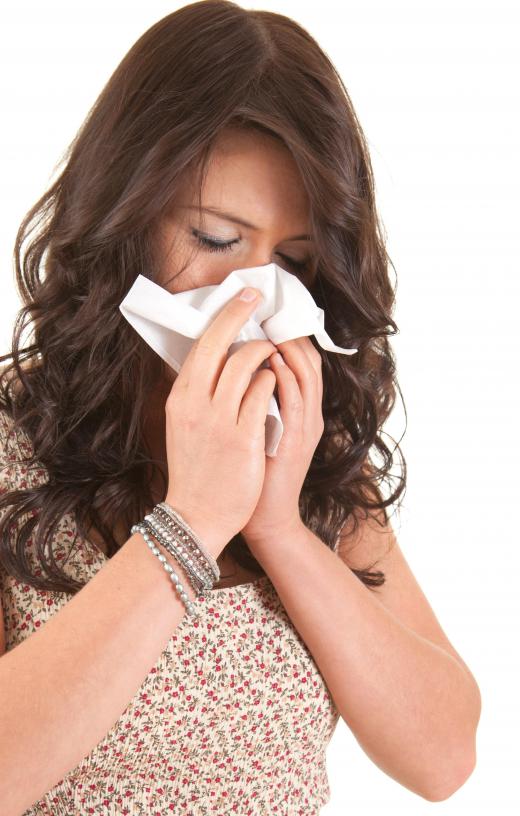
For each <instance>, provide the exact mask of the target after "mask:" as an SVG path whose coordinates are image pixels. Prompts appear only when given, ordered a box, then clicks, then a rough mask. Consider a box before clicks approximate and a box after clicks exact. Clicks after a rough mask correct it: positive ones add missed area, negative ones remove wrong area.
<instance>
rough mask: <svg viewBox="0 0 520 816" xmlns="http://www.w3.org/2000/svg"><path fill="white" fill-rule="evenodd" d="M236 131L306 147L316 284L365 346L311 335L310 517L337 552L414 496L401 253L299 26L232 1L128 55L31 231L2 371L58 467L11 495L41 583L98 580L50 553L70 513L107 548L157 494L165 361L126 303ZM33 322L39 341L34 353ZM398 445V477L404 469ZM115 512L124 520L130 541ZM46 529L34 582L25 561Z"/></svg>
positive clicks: (0, 538) (6, 546) (45, 457)
mask: <svg viewBox="0 0 520 816" xmlns="http://www.w3.org/2000/svg"><path fill="white" fill-rule="evenodd" d="M228 126H235V127H236V126H239V127H247V128H257V129H259V130H260V131H262V132H264V133H268V134H270V135H271V136H272V137H274V138H276V139H280V140H282V142H283V143H284V144H285V145H286V146H287V148H288V149H289V151H290V152H291V154H292V156H293V157H294V160H295V162H296V164H297V165H298V168H299V170H300V171H301V177H302V182H303V184H304V185H305V189H306V191H307V194H308V198H309V201H310V226H311V228H312V233H313V237H314V245H315V247H316V254H315V258H314V260H313V264H312V268H310V269H309V270H308V277H307V279H306V281H305V285H306V286H307V288H308V289H309V291H310V293H311V294H312V296H313V298H314V300H315V301H316V303H317V304H318V305H319V306H320V307H321V308H322V309H324V311H325V316H326V325H325V328H326V331H327V332H328V333H329V334H330V336H331V337H332V339H333V340H334V342H335V343H336V344H338V345H340V346H343V347H356V348H358V352H357V353H356V354H354V355H352V356H348V355H341V354H333V353H331V354H327V353H323V350H322V349H321V347H320V346H319V344H318V343H317V342H315V338H314V337H311V340H312V341H313V342H314V344H315V347H316V348H317V349H318V351H320V353H321V354H322V357H323V369H322V371H323V381H324V394H323V406H322V408H323V417H324V422H325V430H324V433H323V436H322V438H321V440H320V442H319V444H318V446H317V448H316V451H315V454H314V457H313V461H312V463H311V466H310V468H309V470H308V473H307V475H306V478H305V482H304V485H303V488H302V491H301V496H300V512H301V517H302V519H303V521H304V523H305V524H306V525H307V526H308V527H309V528H310V529H312V530H313V531H314V532H315V533H316V535H318V536H319V537H320V538H321V539H322V541H323V542H324V544H325V545H327V546H329V547H330V548H331V549H335V545H336V542H337V539H338V535H339V533H340V531H341V529H342V528H343V527H344V525H345V524H346V522H347V520H348V519H349V518H352V519H353V520H354V525H353V529H352V535H354V533H355V531H356V529H357V524H358V515H359V512H360V511H361V512H362V513H364V515H365V518H368V516H369V515H372V513H375V514H376V515H375V516H374V518H376V519H377V520H378V522H379V523H380V524H381V521H380V518H381V515H382V516H383V518H384V520H385V522H386V521H387V520H388V513H387V507H388V506H389V505H391V504H393V503H395V502H396V500H397V499H398V498H399V496H400V495H401V494H402V492H403V490H404V488H405V483H406V465H405V461H404V457H403V456H402V454H401V452H400V449H399V445H398V443H396V444H395V445H394V447H393V450H390V449H389V448H388V447H387V445H386V444H385V442H384V440H383V431H382V426H383V424H384V422H385V420H386V419H387V417H388V416H389V414H390V413H391V411H392V408H393V405H394V401H395V393H396V388H398V386H397V381H396V377H395V358H394V356H393V354H392V350H391V348H390V345H389V340H388V337H389V335H392V334H395V333H397V331H398V329H397V326H396V323H395V322H394V320H393V318H392V311H393V306H394V300H395V292H394V288H393V287H392V285H391V283H390V280H389V275H388V270H389V266H390V265H391V262H390V259H389V256H388V254H387V252H386V249H385V246H384V241H383V237H382V228H381V224H380V221H379V219H378V216H377V213H376V207H375V202H374V198H375V195H374V182H373V172H372V168H371V163H370V158H369V154H368V148H367V144H366V140H365V137H364V135H363V132H362V130H361V127H360V125H359V122H358V120H357V118H356V115H355V112H354V110H353V107H352V103H351V101H350V98H349V95H348V93H347V91H346V88H345V86H344V85H343V82H342V80H341V78H340V77H339V75H338V73H337V71H336V69H335V68H334V66H333V65H332V63H331V61H330V60H329V58H328V57H327V55H326V54H325V53H324V51H323V50H322V49H321V48H320V47H319V46H318V44H317V43H316V42H315V40H314V39H313V38H312V37H311V36H310V34H309V33H308V32H307V31H306V30H305V29H304V28H302V27H301V26H300V25H298V24H297V23H296V22H294V21H293V20H291V19H290V18H288V17H285V16H283V15H281V14H275V13H272V12H268V11H258V10H246V9H243V8H242V7H240V6H238V5H236V4H235V3H233V2H228V1H227V0H204V1H203V2H196V3H191V4H189V5H186V6H184V7H183V8H180V9H178V10H177V11H175V12H174V13H172V14H169V15H167V16H166V17H164V18H163V19H161V20H159V21H158V22H157V23H155V24H154V25H153V26H152V27H151V28H150V29H149V30H148V31H146V32H145V33H144V34H143V35H142V36H141V37H140V38H139V39H138V40H137V42H136V43H135V44H134V45H133V47H132V48H131V49H130V51H129V52H128V53H127V55H126V56H125V57H124V58H123V60H122V62H121V63H120V64H119V66H118V67H117V68H116V70H115V71H114V73H113V75H112V77H111V78H110V80H109V81H108V83H107V84H106V86H105V87H104V88H103V90H102V92H101V94H100V96H99V97H98V99H97V101H96V102H95V104H94V106H93V107H92V109H91V110H90V112H89V113H88V115H87V117H86V120H85V122H84V123H83V125H82V126H81V128H80V130H79V132H78V134H77V135H76V137H75V139H74V140H73V142H72V144H71V145H70V146H69V148H68V149H67V151H66V153H65V155H64V157H63V159H62V161H61V162H60V164H63V169H61V172H60V173H59V176H58V177H57V179H56V180H55V181H54V182H53V183H52V184H51V185H50V187H49V189H48V190H47V192H45V194H44V195H43V196H42V197H41V198H40V199H39V200H38V201H37V202H36V204H35V205H34V206H33V207H32V208H31V209H30V210H29V212H28V213H27V215H26V216H25V217H24V219H23V221H22V223H21V225H20V227H19V230H18V233H17V236H16V241H15V247H14V258H15V268H16V283H17V287H18V292H19V295H20V297H21V301H22V303H23V307H22V308H21V309H20V310H19V312H18V314H17V317H16V320H15V325H14V328H13V335H12V341H11V351H10V353H8V354H6V355H3V356H2V357H0V361H4V360H7V359H10V360H12V362H11V363H10V364H9V365H7V366H6V367H4V368H3V370H2V373H1V375H0V409H1V410H3V411H6V412H7V414H8V415H9V417H10V418H11V423H12V430H13V432H16V431H17V430H21V431H23V432H24V433H25V434H26V435H27V437H28V439H29V440H30V442H31V445H32V448H33V450H32V452H31V451H28V452H29V454H31V455H29V457H28V458H25V459H20V460H19V461H20V463H22V462H23V465H24V466H25V467H29V468H42V467H43V468H45V469H46V471H47V474H48V479H46V480H43V483H42V480H39V483H38V484H31V483H30V482H28V483H27V484H26V485H25V487H22V488H21V487H20V486H19V485H18V486H17V487H16V489H12V490H5V491H3V495H1V497H0V563H1V564H2V566H3V567H4V569H5V570H7V572H9V573H10V574H12V575H14V576H15V577H16V578H17V579H18V580H21V581H23V582H25V583H28V584H31V585H32V586H34V587H36V588H38V589H45V590H54V591H60V592H68V593H75V592H77V591H79V590H80V589H81V588H82V587H83V586H84V584H82V583H81V582H78V581H75V580H73V579H72V578H71V577H69V576H68V575H66V574H65V573H64V572H63V571H62V570H61V569H60V566H59V564H58V563H57V562H56V560H55V558H54V555H53V547H52V540H53V536H54V534H55V533H56V530H57V526H58V524H59V522H60V519H61V518H62V517H63V515H64V514H66V513H69V514H72V516H73V518H74V521H75V524H76V535H78V534H79V535H80V536H84V537H86V538H87V537H88V530H89V529H90V526H89V525H90V524H93V525H95V527H96V529H97V530H98V531H99V532H100V533H101V535H102V536H103V540H104V541H105V543H106V546H107V554H108V557H111V556H112V555H114V554H115V553H116V552H117V551H118V549H119V548H120V547H121V546H122V545H123V544H124V541H125V540H126V539H127V538H129V537H130V532H129V531H130V527H131V525H132V524H134V523H135V522H137V521H138V520H140V519H141V518H142V517H143V515H144V514H145V513H146V512H149V511H150V509H151V508H152V507H153V505H154V502H153V499H152V496H151V492H150V483H151V481H152V476H153V474H154V473H155V472H156V471H155V469H156V468H157V467H158V462H157V461H156V460H155V459H153V458H152V456H151V450H150V449H149V448H148V447H147V444H146V441H145V438H144V434H143V410H144V408H145V405H146V402H147V400H148V397H149V392H150V390H153V388H154V385H155V384H156V383H157V382H158V381H160V379H161V378H162V377H163V375H164V371H165V369H164V365H165V364H164V363H163V361H162V360H161V359H160V358H159V357H158V355H157V354H156V353H155V352H154V351H153V350H152V349H151V348H150V347H149V346H148V345H147V344H146V343H145V342H144V341H143V339H142V338H141V337H140V336H139V335H138V334H137V332H135V331H134V329H133V328H132V327H131V326H130V324H129V323H128V322H127V321H126V320H125V318H124V317H123V315H122V314H121V312H120V310H119V304H120V303H121V301H122V300H123V298H124V297H125V295H126V293H127V292H128V290H129V289H130V287H131V286H132V284H133V283H134V281H135V279H136V277H137V275H139V274H141V275H145V276H147V277H149V278H150V279H151V280H153V281H158V280H159V279H160V278H159V273H160V258H159V257H158V253H157V251H156V246H157V241H156V229H157V225H158V224H159V223H160V220H161V217H162V215H163V214H164V213H165V212H167V211H168V209H169V208H170V207H171V206H172V204H174V202H175V200H176V191H177V190H178V189H179V188H180V184H181V181H182V180H184V179H185V178H186V174H188V173H197V172H202V170H203V168H204V167H205V166H206V162H207V160H208V156H209V153H210V151H211V148H212V145H213V143H214V139H215V138H216V136H217V135H218V134H219V133H220V132H221V131H222V129H223V128H226V127H228ZM24 243H25V244H26V246H25V249H24V250H23V251H22V245H24ZM27 328H28V329H29V330H30V332H31V335H32V336H30V337H29V338H28V341H27V345H25V346H22V345H21V344H22V341H21V336H22V333H23V331H24V330H26V329H27ZM29 340H30V341H31V342H29ZM15 381H16V383H17V388H16V391H15V389H14V388H13V383H14V382H15ZM26 450H27V449H26ZM395 451H399V454H400V457H401V460H402V463H403V468H402V473H401V475H400V476H399V477H394V476H391V474H390V471H391V468H392V465H393V461H394V460H393V457H394V454H395ZM374 454H376V455H377V456H378V457H379V458H380V461H379V463H376V462H375V461H374ZM0 464H1V465H4V463H3V462H2V463H0ZM11 465H12V461H11ZM162 478H163V481H164V474H162ZM394 478H397V487H396V488H395V489H394V490H390V491H389V494H388V495H387V496H386V498H385V497H384V495H383V490H382V484H383V481H384V482H386V483H388V484H390V483H391V481H392V480H393V479H394ZM166 490H167V485H166V484H165V486H164V491H165V492H164V495H166ZM117 521H119V522H122V527H123V529H126V530H127V531H128V533H127V535H126V537H121V535H120V536H119V540H118V538H117V537H116V535H115V530H116V527H117V526H118V525H117V523H116V522H117ZM22 522H23V523H22ZM13 530H15V531H16V535H14V536H13V534H12V531H13ZM33 531H34V536H35V539H34V544H35V550H36V552H37V556H38V561H39V568H38V570H36V573H37V574H34V572H32V571H31V570H30V569H29V566H28V564H27V560H26V558H24V547H25V545H26V543H27V541H28V538H29V536H30V535H32V534H33ZM75 541H76V539H74V541H71V542H70V546H71V548H72V547H74V545H75ZM227 548H229V550H230V552H231V554H232V555H233V556H234V558H235V559H236V560H237V561H238V563H239V564H241V565H242V566H245V567H247V568H248V569H252V570H254V571H255V573H258V575H264V574H265V572H264V570H263V568H262V567H261V566H260V564H259V563H258V561H257V560H256V559H255V558H254V556H253V555H252V553H251V552H250V551H249V549H248V546H247V543H246V541H245V539H244V538H243V537H242V535H241V534H240V533H239V534H237V535H236V536H234V538H233V539H232V540H231V541H230V542H228V544H227ZM371 566H373V565H367V568H366V569H357V570H353V571H354V572H355V573H356V575H357V576H358V578H359V579H360V580H361V581H363V582H364V583H365V584H366V585H367V586H368V587H370V588H373V587H377V586H379V585H381V584H382V583H383V582H384V573H382V572H380V571H376V572H370V571H369V567H371Z"/></svg>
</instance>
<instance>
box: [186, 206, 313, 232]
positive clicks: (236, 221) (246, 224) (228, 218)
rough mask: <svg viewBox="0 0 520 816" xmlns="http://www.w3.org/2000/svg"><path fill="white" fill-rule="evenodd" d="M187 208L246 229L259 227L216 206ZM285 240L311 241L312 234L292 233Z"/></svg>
mask: <svg viewBox="0 0 520 816" xmlns="http://www.w3.org/2000/svg"><path fill="white" fill-rule="evenodd" d="M186 209H188V210H201V211H202V212H208V213H212V214H213V215H218V216H219V217H220V218H224V219H225V220H226V221H232V222H233V223H234V224H240V225H241V226H242V227H248V229H254V230H258V229H260V227H257V226H255V225H254V224H250V223H249V221H245V220H244V219H243V218H238V216H236V215H232V214H231V213H227V212H223V211H222V210H218V209H217V208H216V207H196V206H190V207H187V208H186ZM286 240H287V241H312V235H294V236H293V237H292V238H287V239H286Z"/></svg>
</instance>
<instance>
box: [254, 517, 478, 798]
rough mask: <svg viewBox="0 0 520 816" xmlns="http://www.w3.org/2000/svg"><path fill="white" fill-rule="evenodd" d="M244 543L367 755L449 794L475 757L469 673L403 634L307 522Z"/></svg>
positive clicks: (408, 779) (429, 789)
mask: <svg viewBox="0 0 520 816" xmlns="http://www.w3.org/2000/svg"><path fill="white" fill-rule="evenodd" d="M250 546H251V548H252V551H253V553H254V555H255V557H256V558H257V559H258V561H259V562H260V563H261V565H262V566H263V568H264V569H265V571H266V572H267V573H268V574H269V576H270V579H271V581H272V582H273V584H274V586H275V589H276V590H277V592H278V595H279V596H280V599H281V601H282V603H283V605H284V607H285V609H286V611H287V614H288V615H289V617H290V618H291V620H292V622H293V624H294V626H295V628H296V629H297V631H298V632H299V634H300V636H301V637H302V639H303V640H304V641H305V643H306V645H307V647H308V648H309V651H310V652H311V654H312V656H313V658H314V660H315V662H316V664H317V665H318V667H319V669H320V671H321V673H322V675H323V677H324V679H325V682H326V683H327V686H328V688H329V690H330V693H331V695H332V697H333V699H334V702H335V704H336V706H337V708H338V711H339V712H340V714H341V716H342V718H343V719H344V721H345V722H346V723H347V725H348V726H349V728H350V729H351V730H352V732H353V733H354V736H355V737H356V739H357V740H358V742H359V743H360V745H361V746H362V748H363V750H364V751H365V752H366V753H367V755H368V756H370V758H371V759H372V760H373V761H374V762H375V763H376V764H377V765H378V766H379V767H380V768H381V769H382V770H383V771H384V772H385V773H387V774H388V775H389V776H391V777H393V778H394V779H396V780H397V781H399V782H400V783H401V784H402V785H404V786H405V787H407V788H409V789H410V790H412V791H414V792H415V793H418V794H419V795H421V796H423V797H424V798H427V799H436V798H438V797H439V798H446V796H448V795H450V793H451V792H453V791H454V790H456V789H457V788H458V787H459V786H460V785H461V784H462V782H463V781H464V779H465V778H466V777H467V775H469V773H470V771H471V766H472V762H473V756H474V751H475V739H476V736H475V735H476V728H477V724H478V717H479V692H478V687H477V686H476V684H475V682H474V680H473V679H472V677H471V676H470V675H469V674H468V672H467V671H465V670H464V668H463V667H462V666H461V665H460V664H459V663H458V661H457V660H455V658H454V657H453V656H452V655H450V654H449V653H447V652H445V651H444V650H443V649H441V648H440V647H439V646H437V645H436V644H433V643H431V642H430V641H428V640H426V639H425V638H423V637H421V636H420V635H418V634H417V633H416V632H414V631H413V630H411V629H409V628H407V627H405V626H404V625H403V624H402V623H401V622H400V621H399V620H398V619H397V618H396V617H395V615H393V614H392V613H391V612H390V611H389V610H388V609H386V607H385V606H384V605H383V604H382V603H381V602H380V601H379V600H378V599H377V597H376V596H375V595H374V594H373V593H372V592H371V591H370V590H369V589H368V588H367V587H366V586H365V585H363V584H362V583H361V582H360V580H359V579H358V578H357V577H356V576H355V574H354V573H353V572H352V571H351V570H350V569H349V568H348V566H347V565H346V564H345V563H344V562H343V561H342V560H341V559H340V558H339V556H338V555H336V554H335V553H333V552H332V551H331V550H330V549H329V548H328V547H327V546H326V545H325V544H324V543H323V542H322V541H321V540H320V539H319V538H318V537H317V536H316V535H314V534H313V533H312V531H310V530H309V529H308V528H307V527H305V525H303V523H302V524H301V525H299V526H297V527H295V529H294V530H293V532H291V534H289V535H285V536H276V537H275V536H273V538H272V539H271V540H267V539H264V540H262V541H261V542H258V541H256V542H254V543H253V542H251V543H250Z"/></svg>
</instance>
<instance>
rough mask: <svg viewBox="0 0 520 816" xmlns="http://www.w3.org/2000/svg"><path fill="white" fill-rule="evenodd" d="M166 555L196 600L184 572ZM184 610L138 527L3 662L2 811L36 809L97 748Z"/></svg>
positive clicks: (0, 673)
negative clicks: (81, 586) (80, 586)
mask: <svg viewBox="0 0 520 816" xmlns="http://www.w3.org/2000/svg"><path fill="white" fill-rule="evenodd" d="M161 549H162V548H161ZM162 552H163V554H165V556H166V557H167V559H168V560H169V562H170V563H171V564H172V566H173V568H174V569H175V571H176V572H177V574H178V575H180V576H181V580H182V582H183V584H184V587H185V589H186V592H187V593H188V595H189V596H190V598H191V599H192V600H193V599H194V598H195V591H194V590H193V588H192V587H191V585H190V583H189V580H188V578H187V576H186V573H185V572H184V571H183V569H182V568H181V567H180V566H179V564H178V563H177V562H176V560H175V559H174V558H173V556H171V555H169V553H168V552H167V551H166V550H164V549H162ZM216 555H217V553H215V557H216ZM186 614H187V612H186V611H185V608H184V604H183V602H182V601H181V599H180V598H179V596H178V595H177V592H176V590H175V587H174V586H173V584H172V582H171V581H170V580H169V578H168V576H167V574H166V572H165V571H164V568H163V566H162V564H161V563H160V561H159V560H158V558H156V556H155V555H154V554H153V553H151V552H150V550H149V549H148V547H147V545H146V543H145V542H144V540H143V538H142V536H141V534H140V533H135V534H133V535H132V536H131V537H130V538H129V539H128V541H126V542H125V544H124V545H123V546H122V548H121V549H120V550H119V551H118V552H117V553H116V554H115V555H114V556H113V557H112V558H111V559H110V560H109V561H108V562H107V563H106V564H105V565H104V566H103V567H102V568H101V569H100V570H99V571H98V572H97V573H96V575H95V576H94V577H93V578H92V579H91V580H90V581H89V582H88V583H87V584H86V586H85V587H83V588H82V589H81V590H80V591H79V592H78V593H77V594H76V595H74V596H73V597H72V598H71V599H70V600H69V601H68V602H67V603H66V604H65V606H64V607H63V608H62V609H60V610H59V611H58V612H56V613H55V614H54V615H53V617H52V618H50V620H48V621H47V622H46V623H45V625H44V626H43V627H42V628H41V629H39V630H38V631H37V632H35V633H34V634H32V635H30V636H29V637H28V638H27V639H26V640H24V641H22V643H20V644H18V646H16V647H15V648H14V649H12V650H11V651H9V652H7V653H6V654H4V655H3V656H2V657H1V658H0V734H1V739H0V812H1V813H2V814H3V815H4V816H12V815H13V814H18V813H21V812H22V811H23V810H25V809H26V808H27V807H28V806H29V805H32V804H33V803H34V802H35V801H36V800H38V799H39V798H41V796H43V795H44V794H45V793H46V792H47V791H48V790H50V789H51V788H52V787H53V786H54V785H55V784H57V783H58V782H59V781H60V779H62V778H63V776H65V774H66V773H67V772H68V771H70V770H71V769H72V768H73V767H75V766H76V765H77V764H78V763H79V762H80V761H81V759H82V758H83V757H84V756H86V755H87V754H88V753H89V752H90V751H91V750H92V749H93V748H94V747H95V746H96V745H97V743H98V742H99V741H100V740H101V739H102V738H103V737H104V736H105V734H106V733H107V731H108V730H109V729H110V728H111V727H112V725H113V724H114V723H115V721H116V720H117V718H118V717H119V716H121V714H122V713H123V711H124V709H125V708H126V706H127V704H128V702H129V701H130V700H131V699H132V697H133V695H134V694H136V692H137V690H138V688H139V686H140V685H141V684H142V683H143V681H144V679H145V677H146V676H147V674H148V673H149V671H150V669H151V668H152V667H153V665H154V664H155V663H156V662H157V660H158V658H159V656H160V654H161V651H162V650H163V649H164V648H165V647H166V644H167V642H168V640H169V638H170V637H171V635H172V633H173V632H174V630H175V629H176V627H177V626H178V624H179V623H180V621H181V619H182V618H183V617H184V615H186Z"/></svg>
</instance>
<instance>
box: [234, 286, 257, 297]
mask: <svg viewBox="0 0 520 816" xmlns="http://www.w3.org/2000/svg"><path fill="white" fill-rule="evenodd" d="M256 297H258V293H257V292H256V290H255V289H251V287H249V286H248V287H247V288H246V289H242V292H241V294H240V298H239V299H240V300H254V299H255V298H256Z"/></svg>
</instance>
